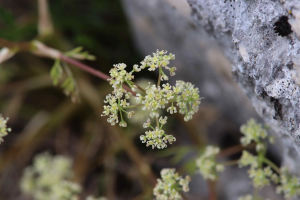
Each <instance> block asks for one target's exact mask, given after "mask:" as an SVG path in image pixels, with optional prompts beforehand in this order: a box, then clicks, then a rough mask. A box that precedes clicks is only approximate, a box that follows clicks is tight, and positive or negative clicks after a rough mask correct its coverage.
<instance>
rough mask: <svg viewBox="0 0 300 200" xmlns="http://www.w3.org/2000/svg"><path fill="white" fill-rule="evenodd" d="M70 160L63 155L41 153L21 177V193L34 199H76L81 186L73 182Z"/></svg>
mask: <svg viewBox="0 0 300 200" xmlns="http://www.w3.org/2000/svg"><path fill="white" fill-rule="evenodd" d="M71 167H72V161H71V159H70V158H68V157H65V156H51V155H50V154H49V153H42V154H39V155H37V156H36V157H35V158H34V162H33V166H30V167H27V168H26V169H25V172H24V174H23V177H22V179H21V190H22V192H23V193H25V194H28V195H30V196H32V197H34V199H35V200H53V199H59V200H78V198H77V194H78V193H79V192H80V191H81V187H80V186H79V185H78V184H76V183H73V182H72V181H71V180H72V178H73V174H72V169H71Z"/></svg>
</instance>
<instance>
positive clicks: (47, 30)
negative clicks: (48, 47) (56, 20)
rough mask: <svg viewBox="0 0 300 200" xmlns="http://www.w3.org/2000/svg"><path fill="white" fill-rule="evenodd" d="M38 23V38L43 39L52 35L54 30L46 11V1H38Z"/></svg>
mask: <svg viewBox="0 0 300 200" xmlns="http://www.w3.org/2000/svg"><path fill="white" fill-rule="evenodd" d="M38 6H39V23H38V32H39V36H40V37H45V36H48V35H51V34H53V32H54V28H53V24H52V20H51V17H50V14H49V10H48V1H47V0H39V1H38Z"/></svg>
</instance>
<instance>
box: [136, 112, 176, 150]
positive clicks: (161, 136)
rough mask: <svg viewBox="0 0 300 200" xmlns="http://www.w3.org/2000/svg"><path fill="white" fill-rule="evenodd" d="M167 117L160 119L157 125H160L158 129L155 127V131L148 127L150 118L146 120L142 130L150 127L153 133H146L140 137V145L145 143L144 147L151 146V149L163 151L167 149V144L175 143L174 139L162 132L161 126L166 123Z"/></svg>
mask: <svg viewBox="0 0 300 200" xmlns="http://www.w3.org/2000/svg"><path fill="white" fill-rule="evenodd" d="M167 119H168V118H167V117H164V118H162V117H160V118H159V123H160V124H161V126H160V128H158V127H156V128H155V129H154V128H153V127H152V126H151V125H150V124H151V120H150V118H148V119H147V122H146V123H144V126H143V127H144V128H148V127H151V128H153V131H146V132H145V135H141V136H140V139H141V141H142V143H146V142H147V144H146V146H147V147H148V146H152V149H154V147H157V148H158V149H164V148H166V147H167V143H168V142H169V143H170V144H172V143H173V142H175V141H176V138H175V137H174V136H172V135H167V134H165V131H164V130H162V126H163V125H164V124H166V123H167Z"/></svg>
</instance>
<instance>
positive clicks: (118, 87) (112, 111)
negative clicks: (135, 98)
mask: <svg viewBox="0 0 300 200" xmlns="http://www.w3.org/2000/svg"><path fill="white" fill-rule="evenodd" d="M125 68H126V65H125V64H123V63H121V64H117V65H114V68H113V69H111V70H110V72H109V73H110V76H111V79H108V80H109V83H110V84H111V85H112V87H113V88H114V90H113V92H112V94H108V95H107V96H106V100H105V101H104V103H108V104H109V105H107V106H104V111H103V114H102V115H101V116H109V118H108V119H107V121H108V122H109V123H110V124H111V125H115V124H117V123H119V117H118V112H120V115H121V122H120V123H119V125H120V126H121V127H126V126H127V123H126V122H125V121H124V120H123V116H122V112H125V113H127V116H128V117H129V118H130V117H132V115H134V112H126V111H125V110H124V109H125V108H126V107H128V106H129V105H130V104H129V103H128V102H127V100H128V99H129V98H130V97H131V96H132V93H131V92H127V91H126V90H125V89H124V88H123V87H122V85H123V83H124V82H127V83H128V84H129V85H130V86H131V89H132V90H133V91H135V89H136V86H135V85H132V84H130V82H129V81H131V80H132V79H133V78H134V76H133V75H132V73H133V72H134V70H133V71H132V72H130V73H128V72H127V71H126V70H125ZM124 94H125V98H124V99H121V98H122V97H123V96H124Z"/></svg>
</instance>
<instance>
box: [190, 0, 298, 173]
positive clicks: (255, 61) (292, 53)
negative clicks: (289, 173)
mask: <svg viewBox="0 0 300 200" xmlns="http://www.w3.org/2000/svg"><path fill="white" fill-rule="evenodd" d="M189 3H190V6H191V7H192V10H193V11H192V17H193V19H194V20H195V21H196V22H197V24H198V25H199V26H201V27H203V28H205V30H207V31H208V32H209V33H210V35H211V36H213V37H214V38H215V39H216V41H217V42H218V43H219V44H220V45H221V46H222V48H223V51H224V52H225V54H226V56H227V57H228V58H229V59H230V61H231V62H232V71H233V75H234V79H235V81H236V82H238V83H239V85H240V86H241V87H242V88H243V89H244V91H245V92H246V94H247V95H248V97H249V98H250V99H251V101H252V104H253V106H254V107H255V109H256V111H257V112H258V114H259V115H260V116H261V117H262V118H263V119H264V120H265V121H266V122H268V124H270V125H271V126H272V128H273V129H274V130H275V131H276V132H277V133H279V134H281V135H285V136H287V137H289V138H290V139H288V140H289V141H290V142H287V145H288V146H292V147H288V148H293V147H294V146H297V147H295V148H293V149H289V150H290V151H294V150H295V149H296V150H297V151H298V154H299V152H300V151H299V142H300V141H299V139H298V137H299V134H300V130H299V122H300V118H299V117H300V108H299V106H300V104H299V100H300V98H299V97H300V90H299V85H297V84H296V83H295V80H294V79H293V74H295V68H296V69H297V68H299V67H300V66H299V53H300V42H299V40H298V38H297V34H298V35H299V30H298V27H297V26H299V24H300V23H299V11H300V6H299V5H300V4H299V1H284V2H279V1H270V0H259V1H257V0H256V1H245V0H244V1H229V0H225V1H224V0H215V1H201V0H189ZM293 6H294V7H293ZM288 13H290V15H289V14H288ZM281 16H288V17H289V22H290V23H291V25H292V29H293V30H295V31H294V33H291V34H289V35H287V36H284V37H282V36H279V35H278V34H277V33H275V31H274V28H275V27H274V24H275V23H276V21H278V20H279V19H280V17H281ZM299 75H300V74H299ZM294 77H295V76H294ZM296 78H297V74H296ZM298 166H299V164H294V165H293V166H291V167H292V168H294V170H295V169H296V168H298Z"/></svg>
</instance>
